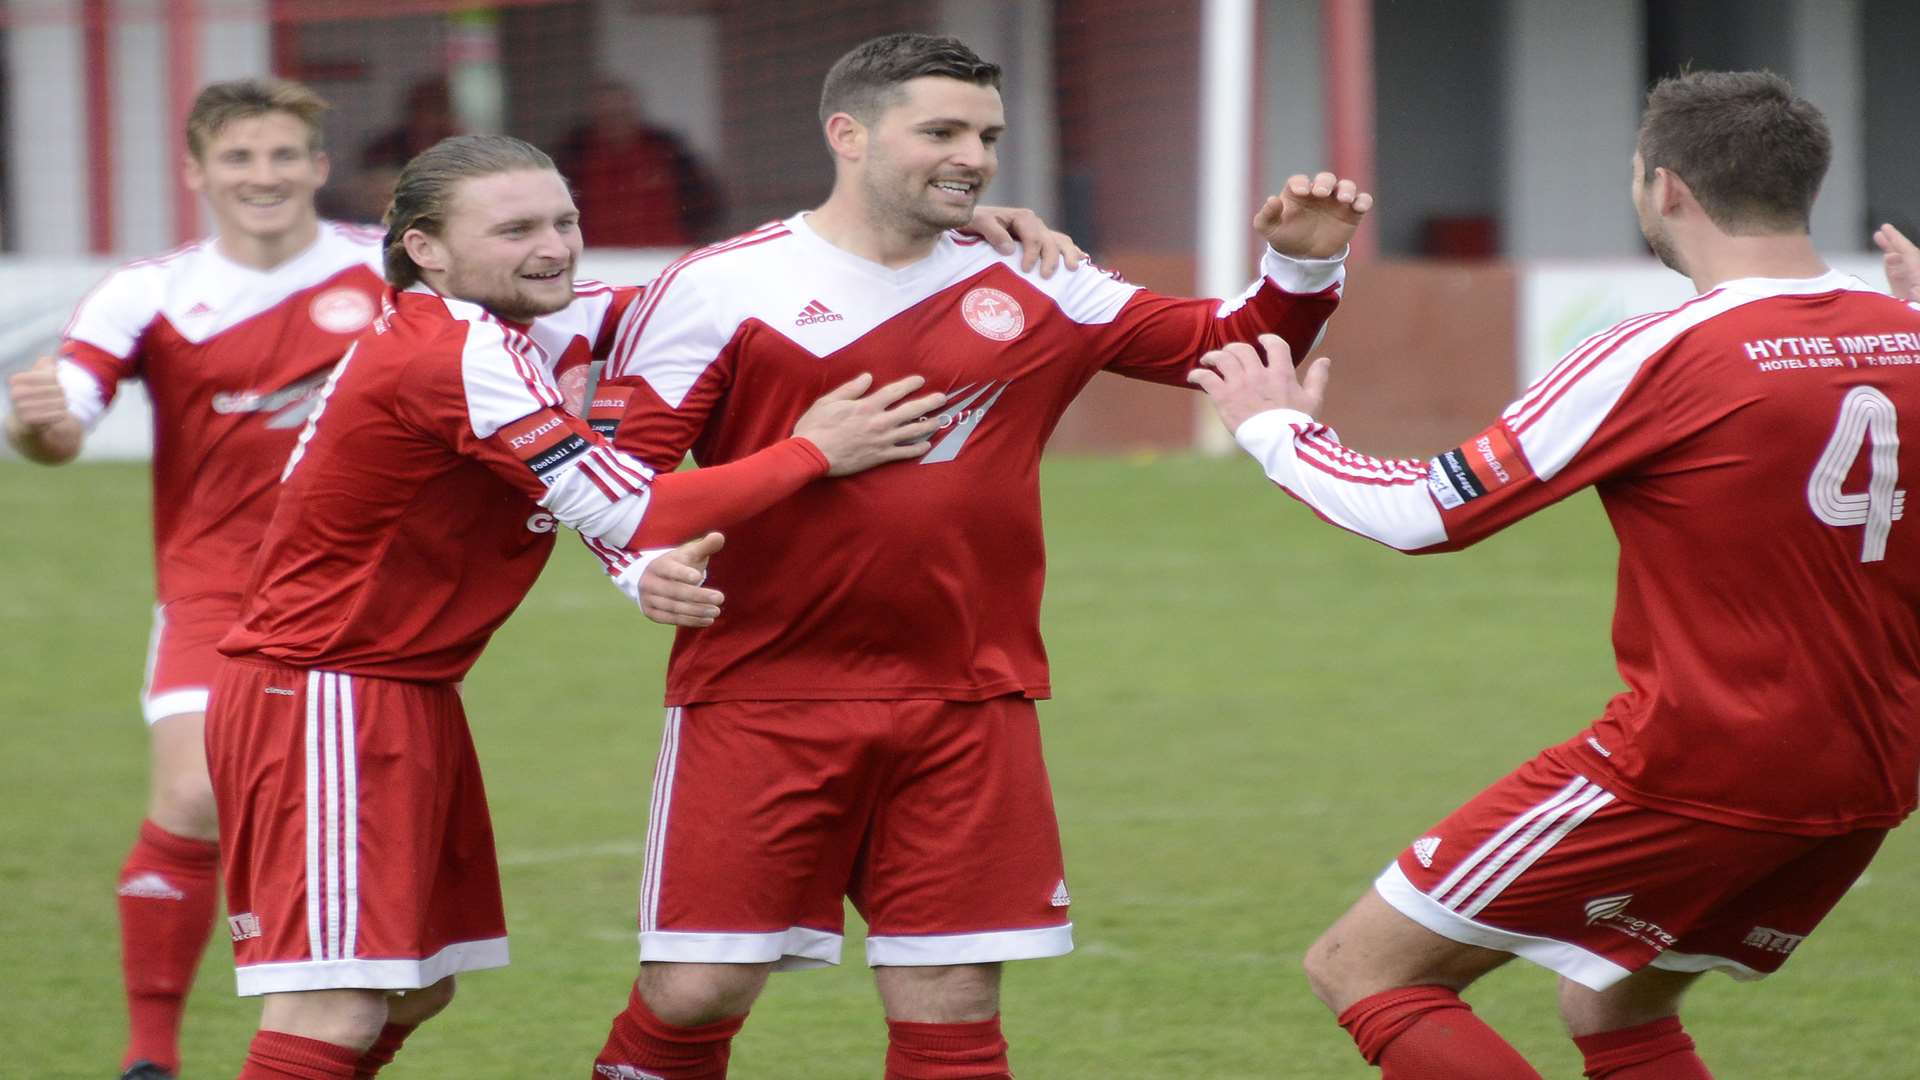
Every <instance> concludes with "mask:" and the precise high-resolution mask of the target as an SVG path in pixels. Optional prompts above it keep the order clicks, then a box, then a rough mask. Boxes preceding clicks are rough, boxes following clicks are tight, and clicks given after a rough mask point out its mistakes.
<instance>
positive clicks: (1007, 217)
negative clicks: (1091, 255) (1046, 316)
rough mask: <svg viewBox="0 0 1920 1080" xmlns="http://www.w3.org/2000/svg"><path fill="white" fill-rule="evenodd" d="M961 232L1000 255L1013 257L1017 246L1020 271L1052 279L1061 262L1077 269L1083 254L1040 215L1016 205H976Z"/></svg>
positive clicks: (1077, 246) (1084, 256) (1081, 261)
mask: <svg viewBox="0 0 1920 1080" xmlns="http://www.w3.org/2000/svg"><path fill="white" fill-rule="evenodd" d="M961 231H962V232H969V233H973V234H974V235H976V236H978V237H980V239H982V240H985V241H986V242H987V243H989V244H992V245H993V250H995V251H997V252H999V253H1000V254H1002V255H1011V254H1013V246H1014V243H1015V242H1016V241H1017V242H1018V243H1019V245H1020V269H1022V270H1025V271H1031V270H1033V268H1034V267H1035V266H1038V267H1039V268H1040V276H1041V277H1043V278H1044V277H1052V276H1053V272H1054V270H1056V269H1058V268H1059V266H1060V265H1061V264H1062V263H1065V264H1066V267H1067V269H1069V270H1078V269H1080V264H1081V263H1083V262H1085V261H1086V259H1087V253H1086V252H1084V251H1081V250H1080V245H1078V244H1076V243H1074V242H1073V237H1071V236H1068V235H1067V234H1066V233H1063V232H1059V231H1057V230H1054V229H1049V228H1048V227H1047V223H1046V222H1044V221H1042V220H1040V215H1039V214H1036V213H1034V212H1033V211H1031V210H1027V209H1025V208H1022V207H1018V206H976V207H974V208H973V222H972V223H971V224H969V225H968V226H967V227H966V228H965V229H962V230H961Z"/></svg>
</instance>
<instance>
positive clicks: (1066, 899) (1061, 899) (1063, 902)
mask: <svg viewBox="0 0 1920 1080" xmlns="http://www.w3.org/2000/svg"><path fill="white" fill-rule="evenodd" d="M1048 902H1049V903H1051V904H1052V905H1053V906H1054V907H1066V906H1067V905H1068V904H1071V903H1073V895H1072V894H1071V893H1069V892H1067V883H1066V881H1065V880H1062V881H1061V882H1060V884H1058V885H1055V886H1054V887H1053V899H1052V900H1050V901H1048Z"/></svg>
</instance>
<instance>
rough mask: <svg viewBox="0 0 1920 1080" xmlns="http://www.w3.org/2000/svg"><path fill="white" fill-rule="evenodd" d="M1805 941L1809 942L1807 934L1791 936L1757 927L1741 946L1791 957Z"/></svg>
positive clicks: (1769, 928)
mask: <svg viewBox="0 0 1920 1080" xmlns="http://www.w3.org/2000/svg"><path fill="white" fill-rule="evenodd" d="M1805 940H1807V935H1805V934H1789V933H1787V932H1786V931H1784V930H1775V929H1774V928H1772V927H1770V926H1756V927H1754V928H1753V929H1752V930H1749V931H1748V932H1747V936H1746V937H1745V938H1744V939H1743V940H1742V941H1741V942H1740V944H1742V945H1745V946H1747V947H1749V948H1754V949H1759V950H1761V951H1762V952H1772V953H1779V954H1780V955H1781V956H1791V955H1793V950H1795V949H1797V948H1799V947H1800V943H1801V942H1803V941H1805Z"/></svg>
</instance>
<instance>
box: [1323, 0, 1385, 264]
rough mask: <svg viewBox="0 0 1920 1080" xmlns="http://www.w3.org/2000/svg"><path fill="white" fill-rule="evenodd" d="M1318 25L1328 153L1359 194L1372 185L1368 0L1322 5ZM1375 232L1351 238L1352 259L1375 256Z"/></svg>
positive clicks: (1369, 230)
mask: <svg viewBox="0 0 1920 1080" xmlns="http://www.w3.org/2000/svg"><path fill="white" fill-rule="evenodd" d="M1320 23H1321V31H1322V36H1323V39H1324V44H1325V47H1324V48H1323V49H1322V50H1321V52H1322V55H1323V56H1324V57H1325V58H1326V71H1325V73H1324V76H1325V79H1326V87H1327V150H1328V151H1329V154H1328V156H1329V157H1331V158H1332V159H1333V171H1334V172H1335V173H1337V174H1339V175H1341V176H1344V177H1350V178H1352V179H1353V180H1354V182H1355V183H1357V184H1359V185H1360V189H1361V190H1362V191H1372V190H1373V185H1374V180H1375V176H1374V171H1373V149H1374V95H1373V88H1374V79H1373V0H1321V3H1320ZM1379 234H1380V231H1379V230H1378V229H1374V228H1363V229H1361V230H1360V231H1359V232H1358V233H1357V234H1355V236H1354V238H1353V254H1354V255H1355V256H1358V257H1362V258H1364V257H1366V256H1370V255H1373V254H1375V253H1377V252H1378V250H1379V243H1378V241H1377V240H1376V239H1375V237H1377V236H1379Z"/></svg>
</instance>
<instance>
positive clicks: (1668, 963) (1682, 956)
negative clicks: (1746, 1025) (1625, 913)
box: [1648, 949, 1772, 982]
mask: <svg viewBox="0 0 1920 1080" xmlns="http://www.w3.org/2000/svg"><path fill="white" fill-rule="evenodd" d="M1648 966H1649V967H1657V968H1659V969H1660V970H1661V971H1680V972H1686V973H1688V974H1697V973H1699V972H1703V971H1724V972H1726V973H1727V974H1729V975H1731V976H1733V977H1734V978H1736V979H1738V980H1740V981H1741V982H1756V981H1758V980H1760V979H1764V978H1766V977H1767V976H1768V975H1770V974H1772V972H1767V971H1759V970H1757V969H1754V968H1750V967H1748V966H1747V965H1745V964H1743V963H1741V962H1740V961H1738V960H1734V959H1731V958H1728V957H1725V956H1715V955H1713V954H1712V953H1684V952H1675V951H1673V950H1672V949H1662V950H1661V952H1660V955H1658V956H1656V957H1654V958H1653V961H1652V962H1651V963H1650V964H1648Z"/></svg>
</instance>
